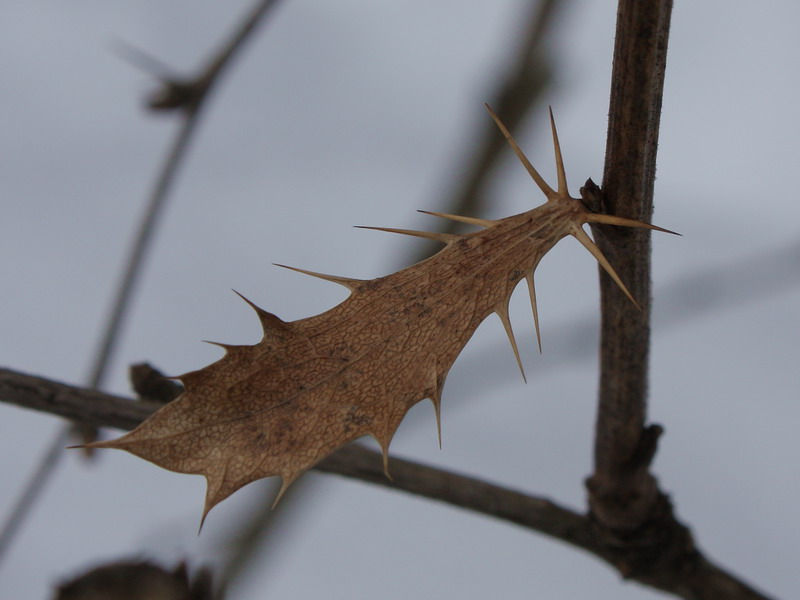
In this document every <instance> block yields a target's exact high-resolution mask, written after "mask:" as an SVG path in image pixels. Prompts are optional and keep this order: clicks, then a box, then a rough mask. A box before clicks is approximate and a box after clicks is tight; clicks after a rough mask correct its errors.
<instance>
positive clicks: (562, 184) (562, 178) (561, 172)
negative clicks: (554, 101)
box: [547, 106, 569, 196]
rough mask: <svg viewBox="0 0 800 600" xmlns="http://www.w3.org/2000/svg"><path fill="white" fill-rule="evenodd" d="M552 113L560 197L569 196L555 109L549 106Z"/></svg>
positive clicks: (551, 122) (551, 121)
mask: <svg viewBox="0 0 800 600" xmlns="http://www.w3.org/2000/svg"><path fill="white" fill-rule="evenodd" d="M547 108H548V110H549V111H550V129H551V130H552V132H553V148H554V150H555V155H556V171H557V173H558V194H559V195H560V196H569V190H568V189H567V172H566V170H565V168H564V157H563V155H562V154H561V144H560V143H559V142H558V131H557V130H556V120H555V117H553V107H552V106H548V107H547Z"/></svg>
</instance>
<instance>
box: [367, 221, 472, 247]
mask: <svg viewBox="0 0 800 600" xmlns="http://www.w3.org/2000/svg"><path fill="white" fill-rule="evenodd" d="M356 227H357V228H358V229H374V230H375V231H388V232H389V233H400V234H403V235H411V236H414V237H421V238H425V239H427V240H434V241H436V242H442V243H443V244H450V243H452V242H454V241H456V240H458V239H460V238H461V236H460V235H454V234H452V233H438V232H436V231H417V230H415V229H394V228H392V227H365V226H364V225H356Z"/></svg>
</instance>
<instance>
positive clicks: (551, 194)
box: [483, 102, 558, 200]
mask: <svg viewBox="0 0 800 600" xmlns="http://www.w3.org/2000/svg"><path fill="white" fill-rule="evenodd" d="M483 105H484V106H485V107H486V110H488V111H489V116H491V117H492V119H493V120H494V122H495V123H496V124H497V127H498V128H499V129H500V131H501V132H502V133H503V136H504V137H505V138H506V141H507V142H508V143H509V145H510V146H511V148H512V149H513V150H514V154H516V155H517V158H518V159H519V160H520V162H521V163H522V164H523V165H524V166H525V170H526V171H528V174H529V175H530V176H531V178H532V179H533V180H534V181H535V182H536V185H537V186H539V189H540V190H542V193H543V194H544V195H545V196H547V199H548V200H552V199H554V198H556V197H558V192H556V191H555V190H553V188H551V187H550V186H549V185H547V182H546V181H545V180H544V178H543V177H542V176H541V175H539V172H538V171H537V170H536V169H535V168H534V166H533V165H532V164H531V161H529V160H528V157H527V156H525V153H524V152H523V151H522V148H520V147H519V144H517V142H516V140H515V139H514V136H512V135H511V132H510V131H509V130H508V129H507V128H506V126H505V125H504V124H503V122H502V121H501V120H500V117H498V116H497V115H496V114H495V112H494V111H493V110H492V107H491V106H489V105H488V104H487V103H485V102H484V104H483Z"/></svg>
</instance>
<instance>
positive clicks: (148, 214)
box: [0, 0, 277, 562]
mask: <svg viewBox="0 0 800 600" xmlns="http://www.w3.org/2000/svg"><path fill="white" fill-rule="evenodd" d="M275 4H277V0H261V1H260V2H259V3H258V4H257V5H256V7H255V8H254V9H253V10H252V12H251V13H250V14H249V15H248V16H247V17H246V18H245V19H244V21H243V22H242V24H241V25H240V26H239V28H238V29H237V31H236V32H235V34H234V35H233V36H232V37H231V38H230V40H228V41H226V42H225V44H224V45H223V46H222V48H221V50H220V51H219V52H218V53H217V54H215V55H214V57H213V58H212V59H211V60H210V61H209V62H208V65H207V66H206V67H205V68H204V69H203V70H202V71H201V73H200V74H199V75H198V76H197V77H196V78H194V79H191V80H187V81H182V82H179V81H176V80H171V79H165V80H163V83H164V88H163V89H162V90H161V91H160V92H159V93H158V95H157V97H156V98H155V99H154V100H151V102H150V106H151V107H152V108H153V109H164V108H172V109H180V115H181V118H182V119H183V122H182V124H181V127H180V130H179V131H178V134H177V136H176V138H175V140H174V142H173V144H172V148H171V149H170V152H169V154H168V156H167V159H166V160H165V162H164V165H163V166H162V169H161V173H160V174H159V176H158V179H157V180H156V183H155V186H154V188H153V191H152V194H151V196H150V199H149V201H148V203H147V207H146V208H145V212H144V216H143V218H142V221H141V223H140V224H139V229H138V231H137V234H136V237H135V241H134V245H133V247H132V248H131V251H130V253H129V255H128V260H127V264H126V266H125V270H124V272H123V276H122V278H121V280H120V283H119V286H118V288H117V291H116V295H115V299H114V304H113V308H112V310H111V314H110V316H109V318H108V321H107V323H106V326H105V329H104V333H103V337H102V339H101V341H100V345H99V346H98V349H97V352H96V354H95V357H94V360H93V364H92V368H91V371H90V375H89V377H88V378H87V385H88V386H89V387H91V388H99V387H101V386H102V385H103V383H104V381H105V377H106V375H107V373H108V366H109V365H110V363H111V359H112V358H113V355H114V350H115V349H116V345H117V343H118V341H119V333H120V330H121V327H122V323H123V322H124V319H125V316H126V313H127V311H128V308H129V306H130V300H131V292H132V291H133V289H134V288H135V286H136V284H137V283H138V280H139V276H140V274H141V270H142V267H143V265H144V259H145V256H146V254H147V251H148V248H149V246H150V241H151V240H152V238H153V235H154V233H155V229H156V225H157V223H158V219H159V217H160V216H161V214H162V213H163V208H164V205H165V203H166V199H167V197H168V194H169V191H170V188H171V186H172V183H173V182H174V180H175V176H176V174H177V172H178V169H179V167H180V165H181V162H182V161H183V159H184V157H185V156H186V149H187V148H188V147H189V143H190V141H191V138H192V135H193V133H194V131H195V129H196V127H197V124H198V122H199V118H200V114H201V108H202V106H203V105H204V104H205V101H206V99H207V98H208V96H209V94H210V92H211V90H212V89H213V88H214V85H215V84H216V83H217V81H218V80H219V76H220V75H221V74H222V72H223V70H224V68H225V67H226V66H227V65H229V64H230V61H231V59H232V58H233V56H234V55H235V54H236V51H237V50H238V49H239V48H241V46H242V45H243V43H244V42H245V40H246V39H247V38H248V37H249V35H250V34H251V33H252V32H253V31H254V30H255V28H256V26H257V25H258V23H259V22H260V21H261V19H262V17H263V16H264V15H265V14H266V12H267V11H268V9H270V8H271V7H272V6H274V5H275ZM161 76H163V73H162V74H161ZM167 105H169V106H167ZM73 427H74V431H75V432H76V433H78V434H79V435H80V437H81V438H82V439H83V441H84V442H90V441H93V440H94V439H95V437H96V435H97V431H96V429H95V428H94V427H87V426H86V424H85V423H78V424H76V425H74V426H72V425H68V426H66V427H65V428H64V429H62V430H60V431H59V432H58V433H57V434H56V436H55V438H54V439H53V441H52V442H51V444H50V446H49V447H48V449H47V451H46V452H45V454H44V457H43V458H42V460H41V462H40V463H39V465H38V466H37V468H36V470H35V471H34V473H33V474H32V476H31V478H30V479H29V481H28V483H27V484H26V486H25V488H24V489H23V491H22V493H21V494H20V496H19V498H18V500H17V502H16V504H15V505H14V507H13V509H12V510H11V513H10V514H9V516H8V517H7V519H6V521H5V523H4V524H3V529H2V532H0V562H1V561H2V559H3V556H4V554H5V552H6V551H7V550H8V548H9V547H10V545H11V543H12V541H13V539H14V536H15V534H16V532H17V531H18V530H19V527H20V525H21V524H22V522H23V521H24V520H25V517H26V515H28V514H29V512H30V509H31V508H32V507H33V506H34V504H35V502H36V499H37V498H38V497H39V495H40V494H41V492H42V490H43V489H44V485H45V484H46V483H47V481H48V479H49V478H50V475H51V474H52V473H54V472H55V468H56V467H57V465H58V462H59V459H60V458H61V456H62V455H63V452H62V450H63V447H64V445H65V443H66V442H67V441H68V439H69V438H70V437H71V435H72V431H73Z"/></svg>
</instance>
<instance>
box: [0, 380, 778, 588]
mask: <svg viewBox="0 0 800 600" xmlns="http://www.w3.org/2000/svg"><path fill="white" fill-rule="evenodd" d="M0 398H3V399H4V400H5V401H7V402H11V403H14V404H18V405H20V406H25V407H27V408H34V409H37V410H45V411H47V412H50V413H52V414H60V415H62V416H66V417H69V418H72V419H78V418H82V419H84V420H85V421H86V422H87V423H88V424H91V425H93V426H98V425H104V426H113V427H120V428H122V429H133V428H134V427H136V426H137V425H138V424H139V423H141V422H142V421H143V420H144V419H146V418H147V417H148V416H150V414H151V413H152V412H153V411H154V410H155V409H156V408H158V407H159V406H160V405H159V404H157V403H152V402H150V403H148V402H131V401H130V400H128V399H125V398H121V397H119V396H112V395H109V394H104V393H102V392H99V391H97V390H91V389H81V388H76V387H74V386H70V385H66V384H63V383H58V382H55V381H51V380H48V379H44V378H41V377H34V376H31V375H24V374H22V373H16V372H14V371H10V370H8V369H0ZM314 468H315V469H317V470H320V471H323V472H327V473H336V474H339V475H344V476H347V477H352V478H355V479H359V480H361V481H366V482H370V483H374V484H378V485H382V486H385V487H388V488H391V489H395V490H402V491H405V492H409V493H411V494H414V495H417V496H420V497H425V498H430V499H433V500H439V501H442V502H446V503H448V504H451V505H454V506H459V507H461V508H466V509H468V510H472V511H474V512H477V513H481V514H485V515H488V516H492V517H496V518H498V519H502V520H505V521H508V522H511V523H515V524H517V525H521V526H523V527H526V528H528V529H531V530H533V531H537V532H539V533H542V534H545V535H548V536H551V537H553V538H556V539H559V540H561V541H564V542H566V543H568V544H570V545H572V546H575V547H577V548H581V549H583V550H586V551H587V552H590V553H591V554H593V555H595V556H596V557H598V558H600V559H602V560H603V561H605V562H606V563H608V564H609V565H611V566H612V567H614V568H616V569H617V570H618V571H620V572H621V574H622V575H623V576H624V577H626V578H629V579H632V580H635V581H639V582H641V583H645V584H647V585H649V586H651V587H654V588H656V589H660V590H664V591H667V592H671V593H674V594H677V595H679V596H682V597H685V598H691V599H696V598H728V599H730V600H734V599H737V600H765V599H766V597H765V596H762V595H760V594H758V593H757V592H755V591H753V590H751V589H750V588H749V587H747V585H746V584H744V583H742V582H741V581H739V580H738V579H737V578H736V577H735V576H734V575H731V574H729V573H727V572H725V571H724V570H722V569H720V568H718V567H717V566H716V565H714V564H713V563H711V562H709V561H708V560H707V559H706V558H705V557H704V556H703V555H702V554H701V553H700V551H699V550H697V549H696V548H687V549H685V550H687V551H689V550H691V552H692V555H693V556H694V558H695V561H694V563H693V565H692V567H693V568H692V569H691V570H688V571H685V572H677V573H672V574H673V575H674V577H671V578H670V577H665V578H655V579H654V578H653V573H652V572H648V571H646V570H643V571H638V570H636V569H634V568H632V567H633V566H635V564H634V565H632V564H631V563H629V562H628V561H627V559H628V558H630V556H629V555H627V554H623V553H621V552H620V549H619V548H618V547H615V546H613V545H609V544H608V543H607V542H606V540H605V539H604V538H603V537H602V536H601V535H600V534H599V533H598V531H597V523H596V521H595V520H594V519H593V518H592V517H591V516H589V515H586V514H580V513H577V512H575V511H572V510H570V509H568V508H565V507H562V506H559V505H558V504H556V503H554V502H552V501H550V500H548V499H547V498H543V497H537V496H532V495H529V494H525V493H522V492H518V491H516V490H512V489H508V488H504V487H502V486H499V485H494V484H491V483H488V482H485V481H481V480H480V479H477V478H474V477H467V476H464V475H459V474H457V473H452V472H450V471H446V470H444V469H439V468H436V467H432V466H428V465H424V464H421V463H416V462H412V461H408V460H403V459H399V458H391V459H390V462H389V470H390V472H391V474H392V479H388V478H387V477H386V474H385V472H384V469H383V456H382V454H381V453H380V452H375V451H373V450H368V449H367V448H364V447H363V446H360V445H358V444H350V445H349V446H345V447H343V448H340V449H339V450H337V451H335V452H334V453H333V454H331V455H330V456H329V457H328V458H326V459H325V460H323V461H321V462H320V463H319V464H317V466H316V467H314ZM251 543H252V540H247V541H246V543H245V544H243V547H254V546H252V545H251ZM646 558H647V557H646ZM650 558H652V557H650ZM666 558H670V556H668V557H666ZM673 558H674V557H673ZM658 564H660V565H661V568H662V569H663V570H664V572H671V571H674V569H676V568H677V567H679V566H680V564H673V563H672V562H670V561H667V562H666V563H664V564H662V563H660V562H659V563H658ZM231 572H232V573H233V572H236V569H232V570H231ZM698 590H700V591H703V592H709V593H708V594H705V595H704V594H696V593H695V592H696V591H698Z"/></svg>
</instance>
